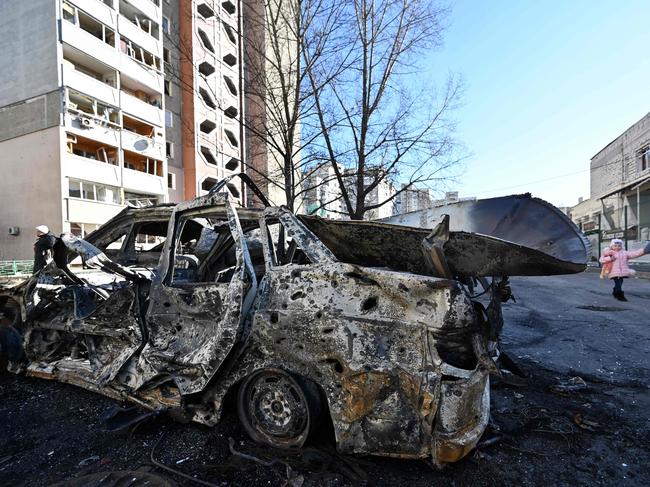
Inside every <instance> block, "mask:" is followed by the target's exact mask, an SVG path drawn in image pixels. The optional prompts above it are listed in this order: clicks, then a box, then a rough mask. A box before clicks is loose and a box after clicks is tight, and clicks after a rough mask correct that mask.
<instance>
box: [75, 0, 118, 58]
mask: <svg viewBox="0 0 650 487" xmlns="http://www.w3.org/2000/svg"><path fill="white" fill-rule="evenodd" d="M63 19H64V20H66V21H68V22H70V23H72V24H74V25H76V26H77V27H79V28H81V29H82V30H84V31H86V32H88V33H89V34H90V35H92V36H94V37H96V38H97V39H99V40H100V41H102V42H105V43H106V44H108V45H109V46H111V47H115V31H113V30H112V29H110V28H109V27H107V26H105V25H104V24H102V23H101V22H99V21H98V20H96V19H95V18H93V17H91V16H90V15H88V14H87V13H86V12H84V11H82V10H79V9H78V8H77V7H75V6H74V5H72V4H71V3H68V2H63Z"/></svg>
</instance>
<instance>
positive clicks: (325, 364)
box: [0, 183, 586, 465]
mask: <svg viewBox="0 0 650 487" xmlns="http://www.w3.org/2000/svg"><path fill="white" fill-rule="evenodd" d="M224 185H225V183H224V184H222V185H218V186H217V187H216V188H215V190H214V191H213V192H211V193H210V194H209V195H206V196H202V197H199V198H197V199H195V200H192V201H190V202H185V203H181V204H179V205H177V206H175V207H172V206H162V207H153V208H149V209H140V210H136V209H127V210H124V211H123V212H122V213H121V214H120V215H118V216H117V217H115V218H114V219H113V220H111V221H110V222H109V223H107V224H106V225H105V226H103V227H101V228H100V229H99V230H98V231H97V232H95V233H94V234H91V235H90V236H89V237H88V239H87V240H81V239H79V238H77V237H74V236H72V235H70V234H64V235H62V236H61V238H60V239H59V241H58V242H57V246H56V247H55V258H54V262H53V263H51V264H49V265H48V267H46V268H45V269H44V270H43V271H42V272H41V273H40V274H38V275H37V276H35V277H33V278H32V279H30V280H28V281H26V282H24V283H22V284H20V285H18V286H16V287H14V288H12V289H6V290H5V291H4V293H3V294H2V298H0V299H1V301H0V304H2V305H3V315H4V319H3V325H4V326H3V327H2V329H1V330H2V354H3V356H4V357H5V359H9V360H10V368H11V369H12V370H14V371H22V370H24V371H25V372H26V374H27V375H31V376H36V377H43V378H50V379H56V380H60V381H63V382H68V383H72V384H76V385H79V386H81V387H84V388H87V389H90V390H93V391H97V392H99V393H102V394H105V395H107V396H110V397H113V398H116V399H126V400H129V401H132V402H134V403H136V404H139V405H141V406H144V407H146V408H148V409H151V410H153V411H161V410H162V411H165V412H167V413H169V414H171V415H173V416H175V417H177V418H179V419H185V420H192V421H196V422H200V423H203V424H205V425H213V424H216V423H217V422H218V421H219V420H220V417H221V413H222V410H223V407H224V402H225V400H226V397H230V396H232V395H235V397H236V402H237V408H238V413H239V417H240V420H241V421H242V424H243V426H244V428H245V429H246V431H247V432H248V433H249V435H250V436H251V437H252V438H253V439H255V440H256V441H259V442H263V443H267V444H270V445H273V446H277V447H288V446H301V445H302V444H304V442H305V440H306V438H307V437H308V435H309V433H310V432H311V431H312V430H313V429H314V427H315V426H316V424H317V423H318V421H319V420H321V419H322V418H324V417H326V416H329V418H330V419H331V422H332V424H333V427H334V433H335V438H336V444H337V447H338V449H339V451H341V452H348V453H368V454H377V455H388V456H395V457H401V458H422V457H431V458H433V460H434V462H435V463H436V464H437V465H442V464H445V463H448V462H453V461H457V460H459V459H460V458H462V457H463V456H464V455H466V454H467V453H468V452H469V451H470V450H471V449H472V448H473V447H474V446H475V445H476V443H477V441H478V440H479V438H480V436H481V434H482V433H483V431H484V429H485V427H486V425H487V422H488V418H489V403H490V400H489V398H490V394H489V375H490V373H497V374H498V373H499V369H498V367H497V365H496V364H495V360H496V359H497V358H498V356H499V350H498V337H499V333H500V330H501V328H502V326H503V319H502V315H501V303H502V301H504V300H507V299H509V297H510V289H509V286H508V279H507V277H506V276H511V275H550V274H559V273H572V272H579V271H581V270H582V269H584V267H585V256H586V252H584V245H585V244H584V240H583V239H582V237H581V236H580V234H579V232H577V230H576V229H575V226H573V225H572V224H571V223H570V221H568V219H566V217H563V218H562V217H558V216H557V215H556V214H554V213H553V210H552V207H549V208H547V209H546V210H547V211H546V213H547V217H548V218H550V219H551V220H552V219H555V220H554V222H555V228H556V230H555V233H554V234H553V235H552V237H551V239H547V240H546V241H545V242H542V241H541V240H540V244H542V247H543V248H546V249H547V250H548V251H547V252H544V251H541V250H539V249H537V248H531V247H526V246H523V245H521V244H518V243H515V242H513V241H506V240H503V239H500V238H498V237H494V236H489V235H481V234H478V233H471V232H464V231H452V230H450V219H449V218H448V217H443V218H441V220H440V221H439V223H438V225H437V226H436V227H435V228H434V229H433V230H431V228H428V229H425V228H415V227H404V226H397V225H392V224H387V223H379V222H350V221H332V220H326V219H321V218H318V217H306V216H296V215H294V214H292V213H291V212H289V211H288V210H287V209H286V208H282V207H279V208H277V207H267V208H265V209H263V210H261V209H259V210H258V209H243V208H236V206H235V205H233V204H231V202H230V200H229V197H228V194H227V193H219V192H218V191H219V190H220V189H222V188H223V187H224ZM518 198H520V199H519V200H516V199H515V200H506V201H504V202H501V207H503V206H504V205H510V207H509V208H508V209H507V211H508V212H509V214H511V215H512V214H513V213H516V211H517V209H516V208H514V207H517V208H524V207H525V206H526V203H530V202H533V203H535V202H538V201H539V200H533V199H531V198H530V197H529V196H528V197H526V196H524V197H518ZM517 205H518V206H517ZM497 206H498V205H497ZM530 206H531V205H529V207H530ZM532 206H535V207H536V208H538V209H539V208H541V207H544V205H539V204H537V205H532ZM540 211H542V212H543V210H540ZM558 222H559V224H560V225H564V226H563V227H560V226H558ZM140 235H148V236H151V237H155V238H157V239H158V242H159V243H157V244H155V243H154V244H153V245H152V246H148V247H145V246H140V247H138V246H137V242H138V237H139V236H140ZM540 239H542V236H541V234H540ZM580 245H583V252H582V257H581V254H580V250H579V247H580ZM567 249H572V250H567ZM75 255H81V257H82V258H83V260H84V262H85V263H86V265H87V266H89V267H91V268H92V269H93V271H91V272H85V271H83V272H73V271H72V270H71V269H70V267H69V266H68V262H69V260H70V258H71V257H73V256H75ZM581 259H582V260H581ZM494 276H496V277H494ZM479 295H481V298H479Z"/></svg>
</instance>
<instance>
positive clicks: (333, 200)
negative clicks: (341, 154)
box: [303, 164, 345, 220]
mask: <svg viewBox="0 0 650 487" xmlns="http://www.w3.org/2000/svg"><path fill="white" fill-rule="evenodd" d="M303 186H304V187H305V188H306V191H305V197H304V204H303V206H304V208H303V212H304V213H307V214H308V215H318V216H322V217H325V218H332V219H335V220H338V219H342V218H343V217H344V216H345V215H344V213H345V208H344V205H343V200H342V199H341V190H340V188H339V182H338V180H337V179H336V174H335V173H334V168H333V167H332V166H331V164H328V165H326V166H322V167H320V168H318V169H317V170H315V171H312V170H308V171H307V173H306V174H305V177H304V180H303Z"/></svg>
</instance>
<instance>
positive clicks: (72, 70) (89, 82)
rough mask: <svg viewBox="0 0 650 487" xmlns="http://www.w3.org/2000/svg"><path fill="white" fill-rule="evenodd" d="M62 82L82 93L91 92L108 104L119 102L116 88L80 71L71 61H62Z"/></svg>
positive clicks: (116, 104) (117, 103) (115, 104)
mask: <svg viewBox="0 0 650 487" xmlns="http://www.w3.org/2000/svg"><path fill="white" fill-rule="evenodd" d="M63 84H64V85H65V86H68V87H70V88H74V89H75V90H77V91H80V92H82V93H92V95H93V96H94V97H95V98H97V99H98V100H101V101H103V102H105V103H108V104H110V105H114V106H118V105H119V103H120V95H119V91H118V90H117V89H115V88H113V87H112V86H110V85H109V84H107V83H104V82H103V81H100V80H98V79H96V78H94V77H92V76H90V75H88V74H85V73H82V72H81V71H79V70H77V69H76V67H75V66H74V65H73V64H72V63H66V62H64V64H63Z"/></svg>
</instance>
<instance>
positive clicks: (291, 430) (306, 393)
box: [237, 368, 321, 448]
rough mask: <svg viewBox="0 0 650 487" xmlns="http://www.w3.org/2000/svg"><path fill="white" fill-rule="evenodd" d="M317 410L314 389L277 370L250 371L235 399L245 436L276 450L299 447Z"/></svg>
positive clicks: (318, 404)
mask: <svg viewBox="0 0 650 487" xmlns="http://www.w3.org/2000/svg"><path fill="white" fill-rule="evenodd" d="M320 410H321V408H320V398H319V394H318V390H317V388H316V386H315V385H314V384H312V383H310V382H308V381H306V380H304V379H301V378H299V377H295V376H294V375H292V374H289V373H288V372H285V371H283V370H280V369H270V368H269V369H262V370H259V371H257V372H254V373H253V374H251V375H250V376H248V378H247V379H246V380H245V381H244V383H243V384H242V385H241V387H240V388H239V394H238V397H237V412H238V414H239V419H240V421H241V423H242V425H243V426H244V429H245V430H246V432H247V433H248V435H249V436H250V437H251V438H252V439H253V440H255V441H256V442H258V443H266V444H268V445H271V446H274V447H277V448H291V447H300V446H302V445H303V444H304V443H305V440H306V439H307V437H308V436H309V432H310V430H311V428H312V426H313V425H314V422H315V421H316V419H317V416H319V414H320Z"/></svg>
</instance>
